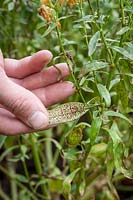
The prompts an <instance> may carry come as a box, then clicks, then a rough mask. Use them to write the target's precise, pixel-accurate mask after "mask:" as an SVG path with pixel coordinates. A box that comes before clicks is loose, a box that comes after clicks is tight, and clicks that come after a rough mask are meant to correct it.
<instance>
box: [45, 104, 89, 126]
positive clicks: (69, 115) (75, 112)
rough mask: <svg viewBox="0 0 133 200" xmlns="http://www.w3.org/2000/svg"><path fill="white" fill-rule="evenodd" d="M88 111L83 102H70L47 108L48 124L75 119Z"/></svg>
mask: <svg viewBox="0 0 133 200" xmlns="http://www.w3.org/2000/svg"><path fill="white" fill-rule="evenodd" d="M87 111H88V108H86V106H85V104H84V103H80V102H70V103H65V104H62V105H60V106H57V107H56V108H54V109H52V110H49V111H48V112H49V125H57V124H61V123H65V122H69V121H73V120H76V119H78V118H80V117H81V116H82V115H84V114H85V113H86V112H87Z"/></svg>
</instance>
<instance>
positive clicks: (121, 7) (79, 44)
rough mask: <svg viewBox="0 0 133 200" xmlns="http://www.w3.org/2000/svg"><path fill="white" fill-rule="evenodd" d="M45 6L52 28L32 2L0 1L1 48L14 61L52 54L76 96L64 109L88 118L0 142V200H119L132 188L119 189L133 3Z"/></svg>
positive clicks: (126, 167) (131, 118) (130, 101)
mask: <svg viewBox="0 0 133 200" xmlns="http://www.w3.org/2000/svg"><path fill="white" fill-rule="evenodd" d="M49 2H51V3H52V4H50V5H49V6H50V9H51V10H52V14H53V18H54V20H53V21H52V20H51V21H50V22H49V23H47V20H46V19H43V17H42V16H40V15H39V14H38V11H37V10H38V8H39V7H40V6H41V5H40V2H39V0H38V1H35V0H33V1H29V0H20V1H11V0H1V1H0V24H1V29H0V47H1V49H2V51H3V53H4V56H5V57H12V58H16V59H18V58H21V57H23V56H27V55H29V54H32V53H35V52H36V51H37V50H40V49H49V50H51V51H52V53H53V55H54V56H55V59H54V61H53V62H54V63H55V62H56V63H58V62H62V61H63V62H64V61H65V62H66V63H67V64H68V66H69V69H70V71H71V76H70V77H69V80H71V81H73V82H74V84H75V87H76V88H77V91H78V92H77V93H76V94H75V95H73V96H72V97H70V98H69V99H68V100H67V101H70V102H74V101H79V102H83V103H84V104H85V105H86V106H88V107H89V111H87V113H86V114H85V115H84V116H83V117H81V118H80V119H79V121H78V120H76V121H74V122H68V123H65V124H62V125H59V126H58V127H56V128H54V129H50V130H47V131H42V132H40V133H36V134H32V136H31V135H28V134H27V135H21V136H20V137H4V136H0V148H2V153H1V156H0V161H1V166H0V170H1V172H2V173H3V174H5V175H6V177H8V178H9V180H10V184H8V183H6V184H7V185H8V187H9V188H10V193H7V194H5V193H6V192H7V190H6V188H5V187H4V186H3V185H2V183H3V182H1V185H0V198H1V199H4V200H6V199H7V200H11V199H12V200H18V199H20V200H22V199H28V200H31V199H35V200H37V199H41V200H42V199H57V200H58V199H61V196H62V195H63V196H64V198H65V199H72V200H77V199H78V200H86V199H90V200H91V199H97V200H104V199H106V200H119V199H121V198H122V200H124V199H126V197H121V195H120V191H121V190H124V189H125V190H127V192H129V194H130V190H132V188H131V186H130V185H128V186H127V187H126V186H123V185H122V181H123V180H124V181H127V182H130V180H131V178H133V166H132V163H133V42H132V41H133V3H132V1H129V0H120V1H115V0H113V1H109V0H104V1H101V0H92V1H87V0H84V1H83V2H82V1H80V0H79V1H77V4H75V5H74V6H73V7H72V8H70V7H69V6H68V5H67V4H64V5H60V4H59V3H56V4H55V0H52V1H49ZM62 2H63V1H62ZM53 5H54V6H53ZM29 162H30V163H32V164H29ZM19 165H21V167H20V169H19V167H18V166H19ZM31 165H32V169H30V167H31ZM7 180H8V179H7ZM118 193H119V194H118ZM8 194H9V195H8ZM12 194H14V195H13V196H12ZM119 195H120V196H119ZM130 196H131V195H130ZM132 198H133V196H131V198H130V199H132ZM128 200H129V198H128Z"/></svg>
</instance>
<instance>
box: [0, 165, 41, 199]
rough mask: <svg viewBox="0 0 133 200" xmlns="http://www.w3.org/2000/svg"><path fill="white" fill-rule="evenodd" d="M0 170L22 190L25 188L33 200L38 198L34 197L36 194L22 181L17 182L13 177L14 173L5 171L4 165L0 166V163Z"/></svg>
mask: <svg viewBox="0 0 133 200" xmlns="http://www.w3.org/2000/svg"><path fill="white" fill-rule="evenodd" d="M0 171H2V173H4V174H5V175H6V176H8V177H9V178H10V179H12V180H14V181H15V182H16V184H17V185H18V186H19V187H20V188H21V189H22V190H26V192H27V193H29V195H30V196H31V197H32V199H33V200H38V199H37V198H36V196H35V195H34V194H33V193H32V192H31V191H30V190H29V189H28V188H27V187H26V186H24V185H23V184H22V183H20V182H18V181H17V180H16V178H15V174H14V175H13V174H10V172H9V171H7V170H6V169H5V168H4V167H2V166H1V165H0Z"/></svg>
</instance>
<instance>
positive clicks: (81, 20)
mask: <svg viewBox="0 0 133 200" xmlns="http://www.w3.org/2000/svg"><path fill="white" fill-rule="evenodd" d="M94 19H95V16H93V15H86V16H84V17H82V18H81V19H78V20H75V21H74V22H75V23H77V22H93V20H94Z"/></svg>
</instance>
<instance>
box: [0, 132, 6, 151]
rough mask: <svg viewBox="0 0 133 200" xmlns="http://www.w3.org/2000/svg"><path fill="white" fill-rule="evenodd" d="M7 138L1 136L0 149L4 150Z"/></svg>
mask: <svg viewBox="0 0 133 200" xmlns="http://www.w3.org/2000/svg"><path fill="white" fill-rule="evenodd" d="M6 138H7V136H5V135H0V149H1V148H2V146H3V144H4V143H5V141H6Z"/></svg>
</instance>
